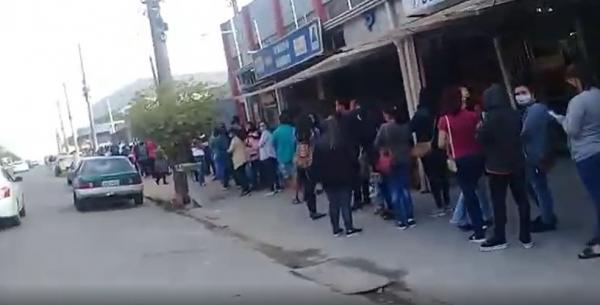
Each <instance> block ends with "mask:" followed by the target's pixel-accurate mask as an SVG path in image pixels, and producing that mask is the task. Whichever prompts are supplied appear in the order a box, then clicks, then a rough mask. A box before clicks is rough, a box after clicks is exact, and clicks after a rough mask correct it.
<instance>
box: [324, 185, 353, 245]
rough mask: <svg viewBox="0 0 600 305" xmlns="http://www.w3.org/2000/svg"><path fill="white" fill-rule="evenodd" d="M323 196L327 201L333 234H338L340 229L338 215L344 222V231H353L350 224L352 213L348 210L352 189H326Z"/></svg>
mask: <svg viewBox="0 0 600 305" xmlns="http://www.w3.org/2000/svg"><path fill="white" fill-rule="evenodd" d="M325 194H326V195H327V199H328V200H329V219H330V220H331V227H332V229H333V233H334V234H335V233H338V232H339V231H340V230H341V229H340V214H341V215H342V219H343V220H344V227H345V228H346V230H351V229H354V225H353V223H352V211H351V209H350V200H351V199H352V189H351V188H350V187H327V186H325Z"/></svg>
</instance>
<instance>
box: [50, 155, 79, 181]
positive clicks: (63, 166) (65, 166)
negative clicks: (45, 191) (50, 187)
mask: <svg viewBox="0 0 600 305" xmlns="http://www.w3.org/2000/svg"><path fill="white" fill-rule="evenodd" d="M74 159H75V157H73V156H71V155H60V156H58V157H57V158H56V162H55V165H54V175H55V176H56V177H59V176H60V175H62V174H64V173H66V172H67V170H69V166H71V164H72V163H73V160H74Z"/></svg>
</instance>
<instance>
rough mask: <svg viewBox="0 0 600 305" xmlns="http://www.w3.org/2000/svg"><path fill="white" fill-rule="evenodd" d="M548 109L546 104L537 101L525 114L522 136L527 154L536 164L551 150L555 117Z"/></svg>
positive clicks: (528, 159) (528, 158)
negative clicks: (551, 127)
mask: <svg viewBox="0 0 600 305" xmlns="http://www.w3.org/2000/svg"><path fill="white" fill-rule="evenodd" d="M548 110H549V109H548V107H547V106H546V105H544V104H542V103H535V104H533V105H531V106H529V107H527V108H526V109H525V113H524V116H523V130H522V131H521V138H522V139H523V147H524V149H525V156H526V158H527V161H529V162H530V163H531V164H534V165H539V163H540V162H541V161H543V159H544V158H545V157H547V155H548V153H550V151H551V144H552V143H550V124H551V123H552V121H553V118H552V116H550V114H548Z"/></svg>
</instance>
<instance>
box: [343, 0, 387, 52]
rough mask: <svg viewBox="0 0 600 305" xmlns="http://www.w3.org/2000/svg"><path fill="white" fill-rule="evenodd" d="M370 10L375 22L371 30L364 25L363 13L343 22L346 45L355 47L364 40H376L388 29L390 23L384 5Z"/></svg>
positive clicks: (364, 41)
mask: <svg viewBox="0 0 600 305" xmlns="http://www.w3.org/2000/svg"><path fill="white" fill-rule="evenodd" d="M372 11H373V12H374V15H375V24H374V25H373V27H372V29H371V31H369V29H368V27H367V25H366V21H365V17H364V14H362V15H359V16H357V17H355V18H353V19H351V20H349V21H347V22H346V23H344V25H343V27H344V40H345V41H346V45H347V46H348V47H356V46H358V45H361V44H364V43H366V42H370V41H374V40H377V39H378V38H380V37H382V36H383V35H384V34H387V33H388V32H389V31H390V29H391V28H392V25H391V23H390V20H389V18H388V13H387V10H386V9H385V5H383V4H382V5H380V6H378V7H376V8H374V9H373V10H372Z"/></svg>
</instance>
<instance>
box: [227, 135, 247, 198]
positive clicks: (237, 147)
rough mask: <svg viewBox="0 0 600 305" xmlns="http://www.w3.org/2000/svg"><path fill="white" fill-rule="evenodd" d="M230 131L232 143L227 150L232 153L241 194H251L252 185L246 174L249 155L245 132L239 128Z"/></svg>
mask: <svg viewBox="0 0 600 305" xmlns="http://www.w3.org/2000/svg"><path fill="white" fill-rule="evenodd" d="M230 133H231V144H229V149H228V150H227V152H228V153H230V154H231V161H232V162H233V171H234V175H235V176H236V178H237V181H238V183H239V184H240V187H241V188H242V193H241V196H247V195H250V185H249V183H248V177H247V176H246V163H247V162H248V156H247V151H246V144H245V142H244V132H243V131H242V130H239V129H232V130H231V131H230Z"/></svg>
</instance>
